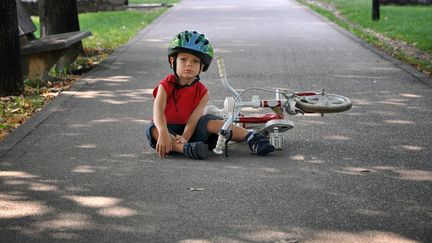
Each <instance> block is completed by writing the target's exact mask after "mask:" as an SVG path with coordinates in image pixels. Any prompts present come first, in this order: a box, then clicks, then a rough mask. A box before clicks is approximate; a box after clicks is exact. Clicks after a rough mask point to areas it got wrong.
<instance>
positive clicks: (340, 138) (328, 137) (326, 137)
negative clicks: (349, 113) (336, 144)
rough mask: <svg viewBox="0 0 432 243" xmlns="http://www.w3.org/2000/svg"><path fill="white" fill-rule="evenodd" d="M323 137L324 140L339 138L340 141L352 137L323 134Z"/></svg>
mask: <svg viewBox="0 0 432 243" xmlns="http://www.w3.org/2000/svg"><path fill="white" fill-rule="evenodd" d="M323 139H325V140H340V141H347V140H352V138H350V137H345V136H340V135H330V136H324V137H323Z"/></svg>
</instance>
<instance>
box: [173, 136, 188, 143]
mask: <svg viewBox="0 0 432 243" xmlns="http://www.w3.org/2000/svg"><path fill="white" fill-rule="evenodd" d="M175 141H176V143H181V144H186V143H187V142H188V141H187V140H186V138H184V137H183V136H181V135H176V136H175Z"/></svg>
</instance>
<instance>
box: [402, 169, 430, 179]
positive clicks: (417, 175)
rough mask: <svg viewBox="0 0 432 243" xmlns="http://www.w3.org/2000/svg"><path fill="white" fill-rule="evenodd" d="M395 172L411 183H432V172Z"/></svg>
mask: <svg viewBox="0 0 432 243" xmlns="http://www.w3.org/2000/svg"><path fill="white" fill-rule="evenodd" d="M394 172H396V173H398V174H399V177H400V178H401V179H402V180H409V181H432V172H431V171H426V170H402V169H397V170H394Z"/></svg>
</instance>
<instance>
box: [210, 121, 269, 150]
mask: <svg viewBox="0 0 432 243" xmlns="http://www.w3.org/2000/svg"><path fill="white" fill-rule="evenodd" d="M223 124H224V121H221V120H211V121H209V122H208V123H207V130H208V131H209V132H211V133H219V130H220V129H221V127H222V126H223ZM231 129H232V132H233V137H232V140H233V141H235V142H243V141H245V140H247V142H248V144H249V148H250V149H251V151H252V152H254V153H256V154H258V155H267V154H269V153H271V152H273V151H274V150H275V147H274V146H273V145H271V144H270V141H269V140H268V138H267V137H265V136H264V135H261V134H256V133H254V132H249V131H248V130H247V129H245V128H243V127H240V126H236V125H232V126H231Z"/></svg>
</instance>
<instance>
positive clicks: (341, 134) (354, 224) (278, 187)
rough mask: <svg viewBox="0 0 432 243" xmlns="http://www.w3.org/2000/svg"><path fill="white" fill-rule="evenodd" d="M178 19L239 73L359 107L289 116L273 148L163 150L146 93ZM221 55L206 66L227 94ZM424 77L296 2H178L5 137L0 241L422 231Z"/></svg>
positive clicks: (425, 227) (429, 175)
mask: <svg viewBox="0 0 432 243" xmlns="http://www.w3.org/2000/svg"><path fill="white" fill-rule="evenodd" d="M187 29H196V30H199V31H201V32H203V33H205V34H206V35H207V36H208V37H209V38H210V39H211V40H212V42H213V45H214V46H215V47H216V50H215V51H216V55H217V56H224V57H225V61H226V65H227V72H228V77H229V78H230V80H232V83H233V86H235V87H238V88H246V87H251V86H259V87H267V88H271V87H286V88H290V89H292V90H310V89H314V90H316V89H318V90H319V89H321V88H326V89H327V90H328V91H329V92H332V93H338V94H343V95H346V96H348V97H351V98H352V100H353V101H354V107H353V108H352V110H350V111H349V112H346V113H343V114H335V115H328V116H324V117H320V116H296V117H292V120H293V121H294V122H295V124H296V127H295V128H294V129H293V130H291V131H290V133H289V138H288V148H287V149H286V150H283V151H277V152H275V153H274V154H272V155H271V156H268V157H257V156H254V155H251V154H250V153H249V151H248V148H247V146H246V145H245V144H238V145H234V146H232V150H231V151H232V153H231V156H230V157H228V158H224V157H219V156H216V155H213V156H211V157H210V158H209V159H208V160H206V161H192V160H188V159H185V158H183V157H182V156H170V157H169V158H168V159H159V158H158V157H157V156H156V154H155V153H154V151H152V150H151V149H150V148H149V147H148V145H147V143H146V140H145V135H144V127H145V125H146V124H148V123H149V121H150V120H151V114H152V100H153V98H152V96H151V92H152V89H153V88H154V86H155V85H156V84H157V82H158V80H160V79H161V78H163V77H164V76H165V75H166V74H167V73H168V72H170V70H169V67H168V63H167V57H166V49H167V44H168V42H169V41H170V40H171V38H172V37H173V36H174V35H175V34H176V33H178V32H180V31H183V30H187ZM216 69H217V68H216V65H212V66H211V68H210V70H209V71H208V72H207V73H204V74H203V75H202V77H203V80H204V81H203V82H204V83H205V84H206V85H207V86H208V87H209V89H210V94H211V103H212V104H216V105H218V106H220V105H222V102H223V99H224V97H225V96H226V94H227V93H226V92H225V91H224V90H223V89H222V86H221V84H220V83H219V81H218V78H217V77H218V75H217V70H216ZM406 70H408V71H406ZM416 76H418V77H420V79H419V78H418V77H416ZM428 83H429V84H430V83H431V82H430V79H428V78H425V77H423V76H421V75H420V74H418V73H417V72H415V71H413V70H412V69H411V68H409V67H407V66H404V65H400V64H398V62H396V61H394V60H393V59H391V58H388V57H386V56H383V55H381V54H379V52H375V51H373V49H371V48H370V47H369V46H368V45H367V44H364V43H363V42H361V41H358V40H357V39H356V38H354V37H352V36H351V35H350V34H347V33H346V32H345V31H342V30H340V29H339V28H338V27H335V26H333V24H331V23H329V22H327V21H326V20H323V19H322V18H321V17H318V16H317V15H316V14H314V13H312V12H311V11H310V10H308V9H306V8H304V7H303V6H301V5H299V4H298V3H296V2H294V1H290V0H266V1H261V0H235V1H234V0H206V1H200V0H183V1H182V2H181V3H180V4H179V5H177V6H175V7H174V8H172V9H171V10H169V12H168V13H166V14H165V15H163V16H162V17H161V18H159V19H158V20H157V21H156V22H154V23H153V24H152V25H151V26H149V27H148V28H146V29H144V30H143V31H142V32H141V33H139V35H138V36H137V37H136V38H135V39H133V40H132V41H131V42H130V43H128V44H127V45H126V46H124V47H122V48H121V49H119V50H118V51H116V52H115V53H114V54H113V55H111V56H110V57H109V59H108V60H107V61H105V62H103V63H102V64H101V65H99V66H98V67H97V68H96V69H95V70H93V71H91V72H90V73H88V74H86V75H85V76H84V77H83V78H82V79H81V81H80V82H78V83H77V84H76V86H75V89H74V90H71V91H69V92H65V93H64V94H62V96H61V97H60V98H58V99H56V100H55V101H54V102H53V103H51V104H50V105H49V106H48V107H47V108H46V109H44V111H42V112H41V113H39V114H38V115H37V116H36V117H34V118H33V119H31V120H30V121H29V122H28V123H26V124H24V125H23V126H22V127H20V128H19V129H18V130H17V131H15V132H14V133H12V134H11V135H10V136H9V137H8V138H7V139H6V140H5V141H2V142H1V143H0V145H1V149H2V150H1V152H2V157H1V158H0V209H1V210H0V241H1V242H56V241H59V242H60V241H61V242H67V241H70V242H188V241H189V242H195V241H194V240H202V241H203V242H296V241H298V242H317V241H319V242H430V241H431V240H432V235H431V232H432V223H431V222H432V220H431V218H432V205H431V203H430V200H431V186H432V171H431V158H432V148H431V144H430V141H431V131H432V124H431V123H432V122H431V117H432V109H431V108H432V98H431V97H432V96H431V94H432V92H431V87H430V85H429V84H428ZM260 94H261V95H266V94H265V93H260ZM249 95H252V94H249ZM246 97H247V95H246ZM249 97H250V96H249ZM234 151H235V152H234ZM190 187H194V188H204V190H201V191H190V190H189V189H188V188H190Z"/></svg>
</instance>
